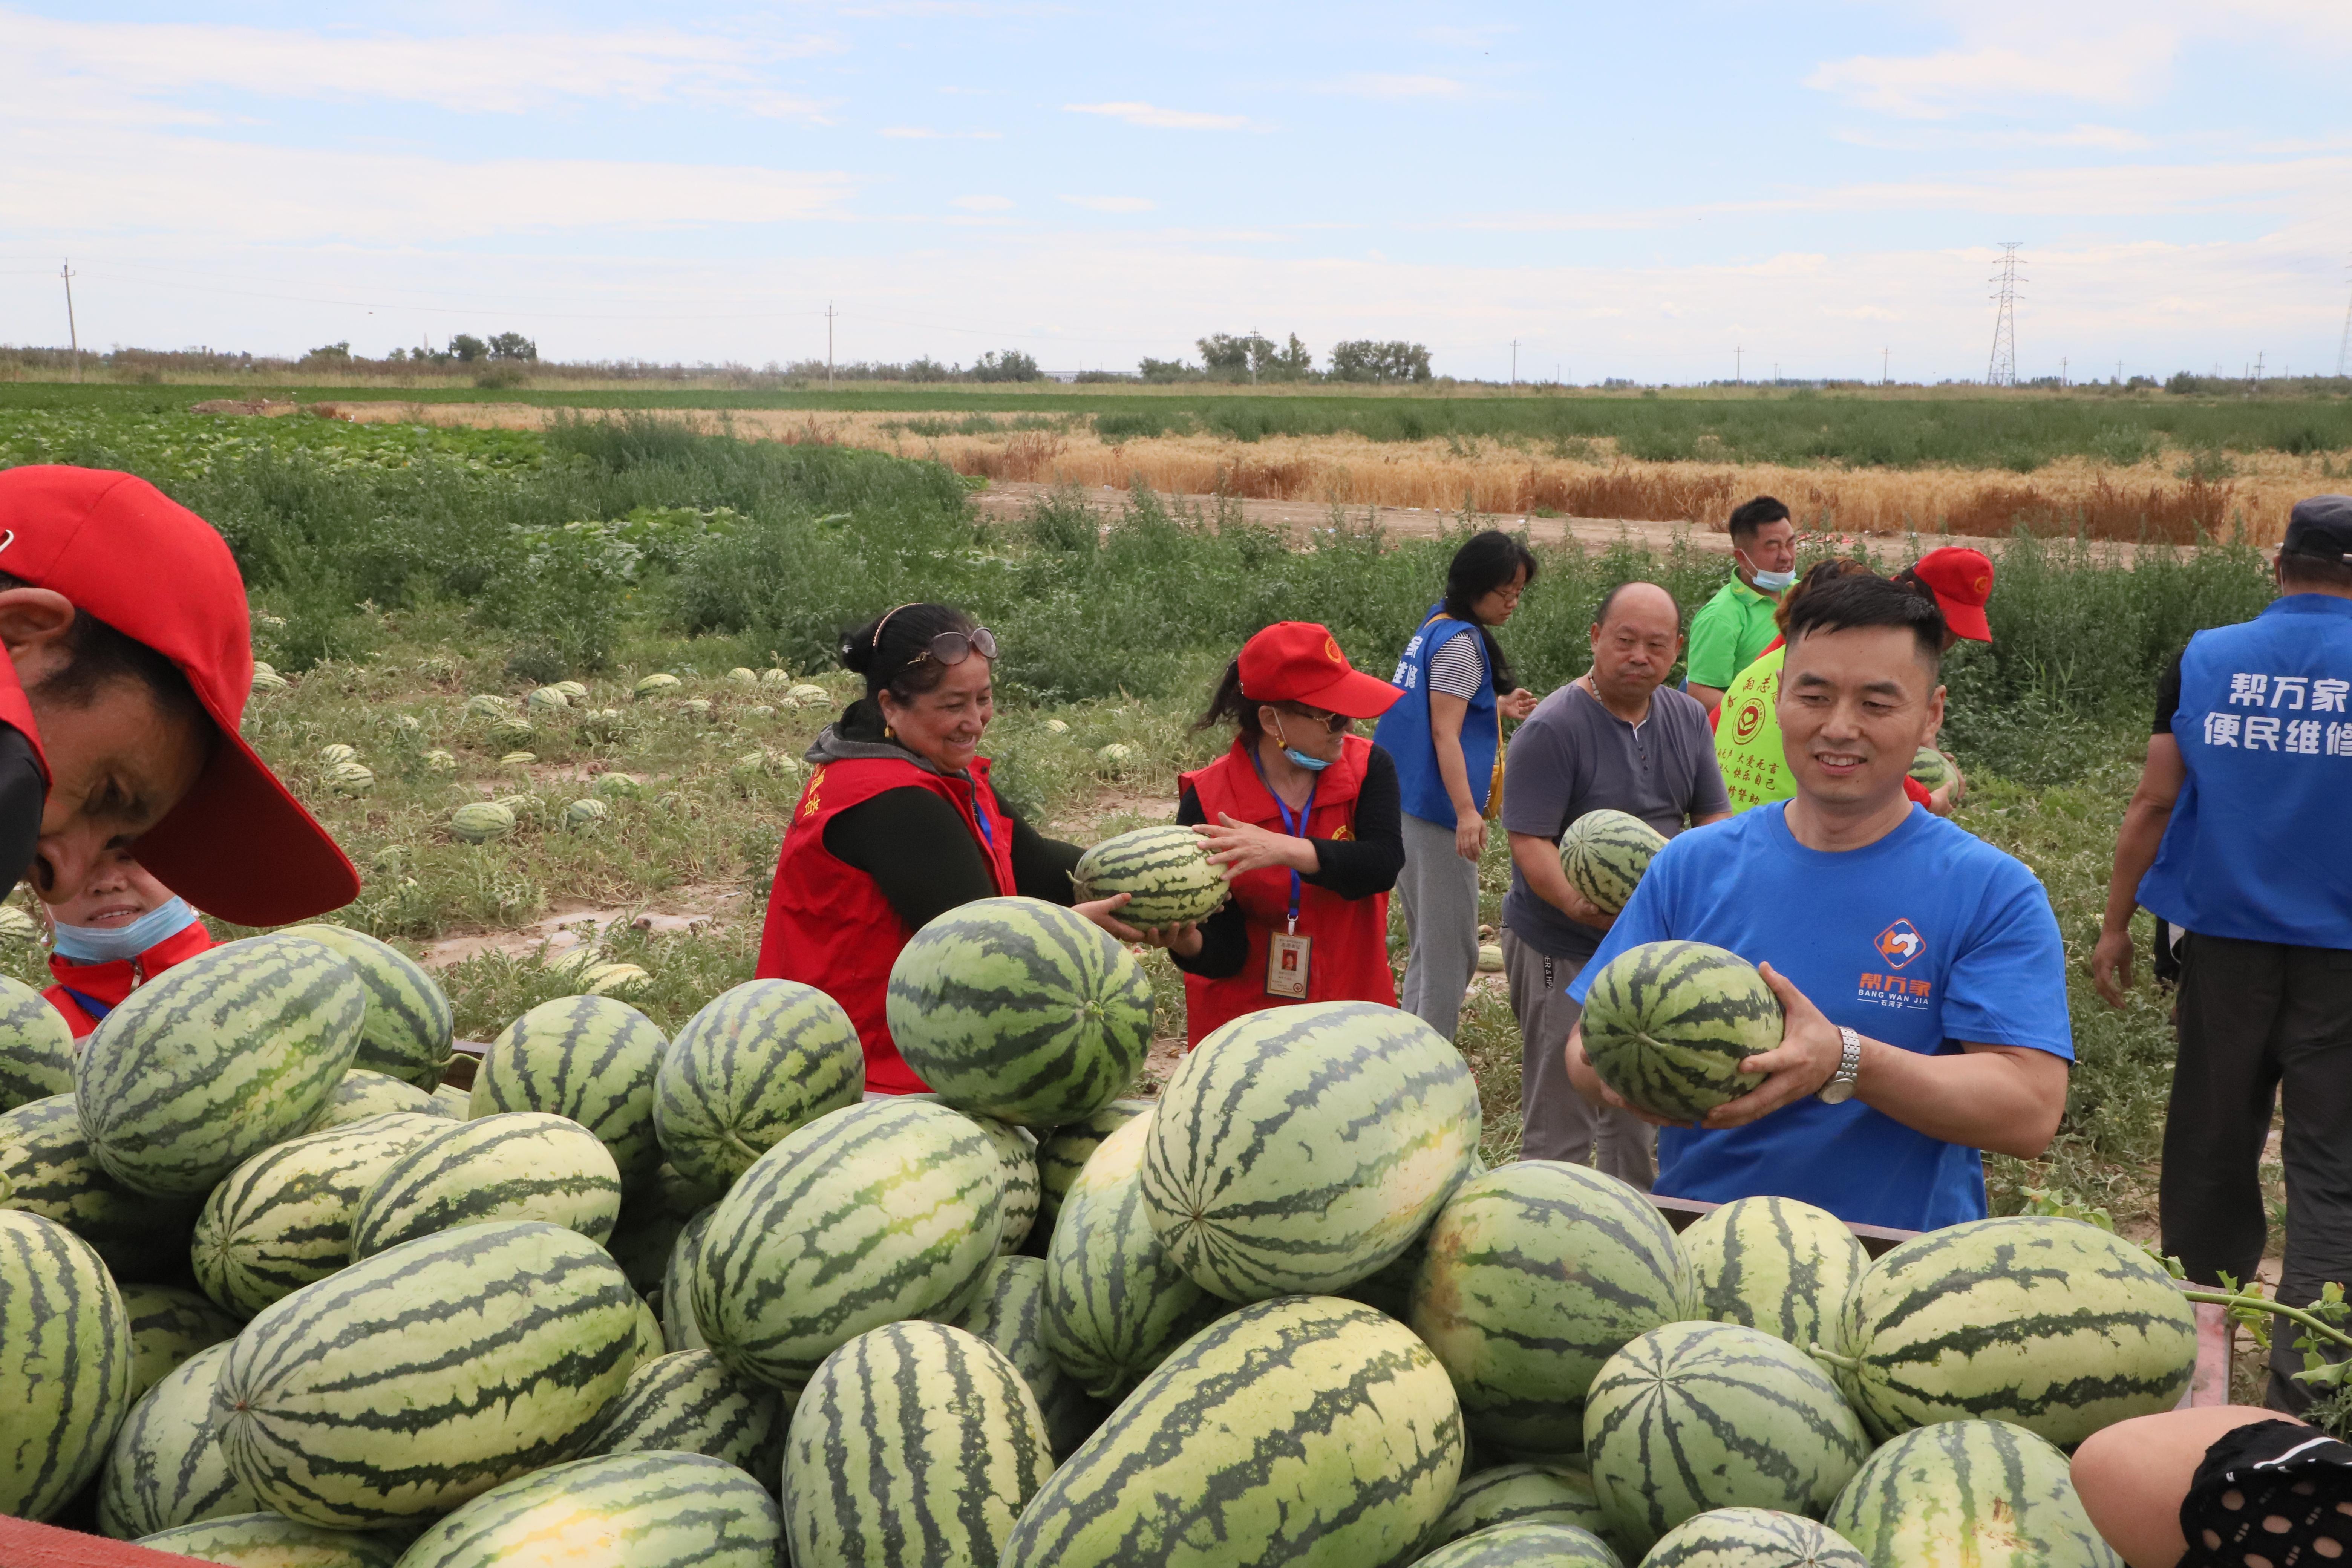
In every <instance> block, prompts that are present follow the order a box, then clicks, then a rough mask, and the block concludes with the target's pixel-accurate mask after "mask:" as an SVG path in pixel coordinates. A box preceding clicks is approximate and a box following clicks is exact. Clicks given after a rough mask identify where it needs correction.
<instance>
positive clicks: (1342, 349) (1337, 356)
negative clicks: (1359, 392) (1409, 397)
mask: <svg viewBox="0 0 2352 1568" xmlns="http://www.w3.org/2000/svg"><path fill="white" fill-rule="evenodd" d="M1429 378H1430V370H1429V350H1428V349H1426V348H1424V347H1423V346H1422V345H1421V344H1419V343H1408V342H1375V341H1373V340H1372V339H1370V338H1355V339H1351V340H1349V342H1344V343H1334V344H1332V345H1331V379H1332V380H1334V381H1372V382H1391V381H1427V380H1428V379H1429Z"/></svg>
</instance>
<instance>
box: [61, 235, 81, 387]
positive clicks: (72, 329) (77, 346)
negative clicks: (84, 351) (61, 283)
mask: <svg viewBox="0 0 2352 1568" xmlns="http://www.w3.org/2000/svg"><path fill="white" fill-rule="evenodd" d="M58 277H60V278H62V279H65V280H66V336H67V338H68V340H70V341H71V342H72V343H73V366H74V380H75V381H77V382H79V380H81V329H80V328H79V327H77V326H75V325H74V309H73V280H74V270H73V262H72V260H71V259H70V258H68V260H67V262H66V264H65V265H64V266H62V267H60V268H58Z"/></svg>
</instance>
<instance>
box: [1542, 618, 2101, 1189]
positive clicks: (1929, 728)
mask: <svg viewBox="0 0 2352 1568" xmlns="http://www.w3.org/2000/svg"><path fill="white" fill-rule="evenodd" d="M1943 633H1944V623H1943V616H1942V615H1941V613H1940V612H1939V611H1938V610H1937V607H1936V605H1935V603H1934V601H1932V600H1930V599H1927V598H1923V597H1921V596H1919V595H1915V594H1912V593H1909V592H1907V591H1906V590H1905V589H1903V588H1901V587H1898V586H1896V585H1895V584H1892V583H1889V582H1887V581H1885V579H1884V578H1880V577H1874V576H1857V577H1846V578H1842V579H1840V580H1838V581H1836V582H1832V583H1829V584H1824V585H1822V586H1821V587H1818V588H1815V589H1814V590H1813V591H1812V592H1811V593H1809V594H1807V595H1804V597H1802V598H1801V599H1800V600H1799V601H1798V602H1797V605H1796V607H1795V609H1794V610H1793V611H1792V612H1791V613H1790V617H1789V628H1788V652H1787V656H1786V662H1785V663H1784V664H1783V666H1782V667H1781V679H1780V700H1779V703H1778V706H1777V709H1776V712H1777V714H1778V716H1779V719H1780V731H1781V736H1782V741H1783V744H1784V746H1785V748H1786V752H1787V756H1788V765H1789V770H1790V773H1792V774H1793V775H1794V776H1795V779H1796V784H1797V795H1796V798H1795V799H1793V800H1790V801H1784V802H1776V803H1773V804H1771V805H1762V806H1759V807H1757V808H1756V809H1755V810H1753V811H1748V812H1745V813H1742V814H1741V815H1740V816H1735V817H1733V818H1731V819H1730V820H1729V821H1727V822H1720V823H1717V824H1715V825H1714V826H1708V827H1700V828H1694V829H1692V830H1691V831H1690V832H1688V833H1685V834H1684V835H1682V836H1681V837H1678V838H1675V839H1674V840H1673V841H1672V842H1670V843H1669V844H1667V846H1666V847H1665V848H1664V849H1663V850H1660V851H1659V853H1658V856H1657V858H1656V859H1654V860H1653V861H1652V862H1651V863H1650V869H1649V871H1648V873H1647V874H1646V875H1645V876H1643V879H1642V882H1641V886H1640V887H1638V888H1637V889H1634V893H1633V899H1632V900H1631V901H1630V902H1628V903H1627V904H1626V906H1625V910H1624V912H1623V913H1622V914H1621V915H1619V916H1618V917H1617V923H1616V924H1615V925H1614V926H1613V927H1612V928H1611V929H1610V932H1609V936H1608V940H1607V941H1605V942H1602V943H1601V950H1600V951H1599V952H1597V953H1595V954H1594V955H1593V958H1592V962H1591V963H1590V964H1588V965H1587V966H1586V968H1585V970H1584V973H1582V974H1580V975H1579V976H1578V977H1577V980H1576V982H1575V984H1573V985H1571V986H1570V994H1572V995H1574V996H1575V998H1576V1000H1577V1001H1579V1002H1582V1001H1583V1000H1584V997H1585V991H1586V989H1587V987H1589V986H1590V984H1591V981H1592V977H1593V976H1594V975H1596V974H1598V973H1601V970H1602V968H1604V967H1605V966H1606V965H1607V964H1608V963H1609V961H1610V960H1611V959H1612V958H1614V957H1615V956H1616V955H1617V954H1619V953H1620V952H1624V951H1625V950H1626V949H1627V948H1630V947H1633V946H1635V945H1637V944H1639V943H1641V942H1664V941H1667V940H1670V939H1679V940H1685V941H1691V942H1711V943H1713V944H1714V945H1715V946H1717V947H1722V948H1727V949H1729V950H1730V951H1731V952H1736V953H1738V954H1739V956H1740V957H1742V958H1745V959H1747V960H1748V962H1749V963H1755V964H1757V965H1758V966H1759V968H1760V969H1761V970H1762V971H1763V973H1764V977H1765V979H1766V980H1767V981H1768V982H1769V984H1771V986H1772V989H1773V991H1774V992H1775V993H1776V994H1778V995H1779V996H1780V1005H1781V1007H1782V1009H1783V1010H1784V1012H1785V1013H1786V1015H1787V1022H1786V1025H1785V1027H1784V1030H1783V1033H1782V1035H1781V1039H1780V1047H1779V1048H1778V1049H1775V1050H1770V1051H1766V1052H1764V1053H1762V1054H1760V1055H1759V1056H1754V1057H1751V1058H1748V1061H1747V1063H1746V1064H1745V1070H1747V1071H1749V1072H1753V1073H1755V1074H1756V1075H1757V1077H1758V1079H1759V1081H1758V1083H1757V1085H1756V1087H1755V1088H1754V1089H1751V1090H1749V1091H1748V1093H1746V1094H1744V1095H1742V1096H1740V1097H1739V1098H1738V1100H1732V1101H1731V1102H1730V1103H1728V1104H1727V1105H1720V1106H1717V1108H1716V1109H1715V1110H1712V1111H1710V1112H1708V1114H1707V1117H1706V1121H1704V1122H1702V1123H1701V1124H1700V1125H1698V1126H1696V1127H1671V1126H1670V1127H1668V1129H1667V1131H1664V1132H1663V1133H1661V1134H1660V1135H1659V1138H1658V1166H1659V1169H1658V1182H1657V1188H1656V1190H1657V1191H1658V1192H1659V1193H1661V1194H1667V1195H1670V1196H1675V1197H1685V1198H1700V1199H1707V1200H1713V1201H1717V1202H1721V1201H1726V1200H1728V1199H1731V1198H1738V1197H1746V1196H1748V1195H1750V1194H1776V1195H1779V1196H1783V1197H1793V1198H1801V1199H1803V1200H1805V1201H1806V1202H1808V1203H1813V1204H1818V1205H1821V1206H1822V1207H1823V1208H1825V1209H1828V1210H1829V1211H1830V1212H1831V1213H1832V1214H1834V1215H1837V1216H1838V1217H1839V1218H1841V1219H1844V1220H1848V1221H1852V1222H1854V1223H1857V1224H1866V1225H1879V1226H1899V1227H1902V1228H1906V1229H1911V1230H1931V1229H1934V1228H1935V1227H1937V1226H1947V1225H1955V1224H1958V1223H1959V1222H1960V1221H1962V1220H1970V1219H1981V1218H1983V1217H1984V1214H1985V1189H1984V1161H1983V1157H1982V1155H1981V1153H1980V1152H1979V1151H1981V1150H1985V1149H1991V1150H1994V1151H1996V1152H2000V1153H2006V1154H2015V1155H2018V1156H2020V1157H2021V1158H2029V1159H2030V1158H2032V1157H2033V1156H2035V1155H2038V1154H2040V1153H2041V1152H2042V1150H2043V1149H2045V1148H2046V1147H2048V1145H2049V1142H2050V1140H2051V1138H2052V1137H2053V1135H2054V1134H2055V1133H2056V1132H2057V1131H2058V1118H2059V1116H2060V1114H2061V1113H2062V1112H2063V1110H2065V1106H2066V1074H2067V1067H2068V1064H2069V1063H2070V1062H2072V1061H2073V1060H2074V1039H2073V1035H2072V1032H2071V1030H2070V1029H2069V1027H2068V1025H2067V1016H2066V955H2065V948H2064V946H2063V943H2062V942H2061V941H2060V940H2059V935H2058V921H2057V919H2056V917H2055V916H2054V915H2053V914H2052V912H2051V909H2050V899H2049V895H2048V894H2046V893H2045V892H2043V891H2042V884H2041V883H2040V882H2038V881H2036V880H2035V879H2034V877H2033V873H2032V872H2031V871H2029V870H2027V869H2026V868H2024V867H2023V866H2022V865H2021V864H2019V863H2018V862H2017V861H2016V860H2014V859H2012V858H2010V857H2009V856H2007V855H2004V854H2002V853H2001V852H2000V850H1998V849H1995V848H1993V847H1991V846H1990V845H1988V844H1986V843H1984V842H1983V841H1981V840H1980V839H1978V838H1977V837H1974V836H1973V835H1971V834H1969V833H1968V832H1967V831H1965V830H1964V829H1961V828H1958V827H1956V826H1952V825H1951V824H1950V823H1948V822H1946V821H1944V820H1942V819H1941V818H1939V817H1937V816H1931V815H1929V814H1928V813H1927V812H1926V811H1924V810H1921V809H1919V808H1918V807H1916V806H1914V805H1912V804H1911V802H1910V801H1909V800H1908V799H1907V798H1906V795H1905V794H1904V790H1903V779H1904V775H1905V774H1906V773H1907V772H1908V771H1909V768H1910V766H1911V760H1912V758H1913V756H1914V755H1915V754H1916V752H1917V751H1918V749H1919V747H1920V746H1922V745H1924V744H1926V743H1927V742H1928V740H1930V739H1931V738H1932V737H1933V736H1934V735H1935V733H1936V730H1937V725H1938V724H1940V723H1941V722H1942V720H1943V714H1944V689H1943V688H1942V686H1941V685H1939V684H1938V683H1937V675H1938V670H1939V668H1940V665H1941V648H1942V642H1943ZM1568 1067H1569V1073H1570V1078H1571V1079H1573V1080H1574V1081H1575V1083H1576V1086H1577V1087H1578V1088H1579V1089H1582V1090H1583V1091H1584V1092H1585V1093H1587V1094H1589V1095H1591V1096H1593V1097H1595V1098H1598V1099H1605V1100H1609V1101H1610V1102H1612V1103H1613V1104H1618V1105H1623V1104H1624V1103H1625V1101H1624V1100H1622V1099H1621V1098H1620V1097H1619V1096H1618V1095H1617V1094H1616V1093H1615V1092H1614V1091H1613V1090H1612V1089H1609V1088H1608V1087H1607V1086H1606V1085H1605V1084H1603V1083H1602V1082H1601V1079H1600V1078H1599V1076H1598V1075H1596V1074H1595V1073H1594V1072H1593V1070H1592V1064H1591V1061H1590V1060H1588V1059H1587V1058H1586V1057H1585V1055H1584V1043H1583V1035H1582V1030H1581V1027H1579V1028H1578V1029H1577V1030H1575V1031H1572V1032H1571V1033H1570V1036H1569V1039H1568ZM1629 1109H1632V1108H1630V1107H1629Z"/></svg>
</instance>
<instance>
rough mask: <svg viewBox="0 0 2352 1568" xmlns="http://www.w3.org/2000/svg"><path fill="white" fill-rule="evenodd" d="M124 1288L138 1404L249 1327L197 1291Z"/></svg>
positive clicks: (165, 1287) (134, 1394) (133, 1389)
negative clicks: (192, 1360)
mask: <svg viewBox="0 0 2352 1568" xmlns="http://www.w3.org/2000/svg"><path fill="white" fill-rule="evenodd" d="M104 1256H105V1254H103V1253H101V1254H100V1257H101V1258H102V1257H104ZM121 1289H122V1307H123V1310H125V1311H127V1312H129V1313H130V1314H131V1398H133V1399H137V1398H138V1397H139V1396H140V1395H141V1394H144V1393H146V1392H147V1391H148V1390H149V1389H151V1388H152V1387H154V1386H155V1384H156V1383H157V1382H158V1381H159V1380H161V1379H162V1377H163V1374H164V1373H167V1372H170V1371H171V1370H172V1369H173V1367H176V1366H179V1365H181V1364H183V1363H185V1362H186V1361H187V1359H188V1358H189V1357H190V1356H193V1355H194V1354H195V1353H196V1352H198V1351H200V1350H203V1349H204V1348H205V1346H206V1345H216V1344H219V1343H220V1342H222V1341H224V1340H233V1339H235V1338H236V1331H237V1330H239V1329H241V1328H243V1327H244V1326H245V1324H244V1323H243V1322H242V1321H239V1320H238V1319H236V1318H235V1317H233V1316H231V1315H230V1314H229V1313H226V1312H224V1311H222V1310H220V1309H219V1308H218V1307H215V1306H214V1305H213V1304H212V1302H210V1301H209V1300H205V1298H204V1297H203V1296H201V1295H199V1294H198V1293H196V1292H195V1291H194V1290H184V1289H181V1288H180V1287H179V1286H177V1285H125V1286H123V1287H121Z"/></svg>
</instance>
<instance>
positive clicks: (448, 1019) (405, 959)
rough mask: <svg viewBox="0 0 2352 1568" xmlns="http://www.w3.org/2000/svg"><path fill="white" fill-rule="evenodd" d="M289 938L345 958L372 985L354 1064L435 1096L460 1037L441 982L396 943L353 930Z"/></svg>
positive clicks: (326, 928) (327, 929)
mask: <svg viewBox="0 0 2352 1568" xmlns="http://www.w3.org/2000/svg"><path fill="white" fill-rule="evenodd" d="M288 934H289V935H291V936H304V937H309V938H310V940H311V941H312V942H323V943H325V944H326V945H327V946H328V947H330V948H331V949H332V950H334V951H335V952H338V953H341V955H342V956H343V958H344V960H345V961H346V962H348V963H350V964H351V966H352V968H353V969H355V970H357V971H358V972H359V976H360V980H361V983H362V984H364V985H366V987H367V999H368V1005H367V1023H366V1024H365V1025H364V1026H362V1028H361V1030H360V1046H359V1051H358V1054H357V1055H356V1056H355V1057H354V1058H353V1062H354V1065H356V1066H359V1067H362V1068H367V1069H368V1070H369V1071H371V1072H380V1073H383V1074H384V1075H386V1076H387V1077H390V1078H396V1079H400V1080H401V1081H402V1082H403V1083H407V1084H413V1085H415V1087H416V1088H418V1089H424V1090H425V1091H427V1092H428V1093H429V1092H430V1091H431V1090H432V1089H433V1087H434V1085H436V1084H437V1083H439V1082H440V1081H441V1072H442V1069H443V1068H446V1067H447V1066H448V1065H449V1044H450V1039H451V1037H453V1036H454V1035H455V1034H456V1032H457V1016H456V1014H455V1013H454V1012H452V1011H451V1009H450V1006H449V998H448V995H447V994H446V993H445V992H443V990H442V989H441V985H440V983H439V982H438V981H436V980H435V979H434V978H433V976H432V975H431V974H429V973H425V966H424V965H423V964H421V963H417V962H416V961H415V959H413V958H411V957H409V956H408V955H407V954H406V953H404V952H401V951H400V949H398V948H396V947H394V946H393V945H392V944H391V943H390V942H378V941H377V940H376V939H375V938H373V937H372V936H370V935H368V934H367V933H366V932H364V931H353V930H352V929H351V928H350V927H348V926H331V925H308V926H296V927H294V928H293V929H292V930H291V931H289V932H288Z"/></svg>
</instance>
